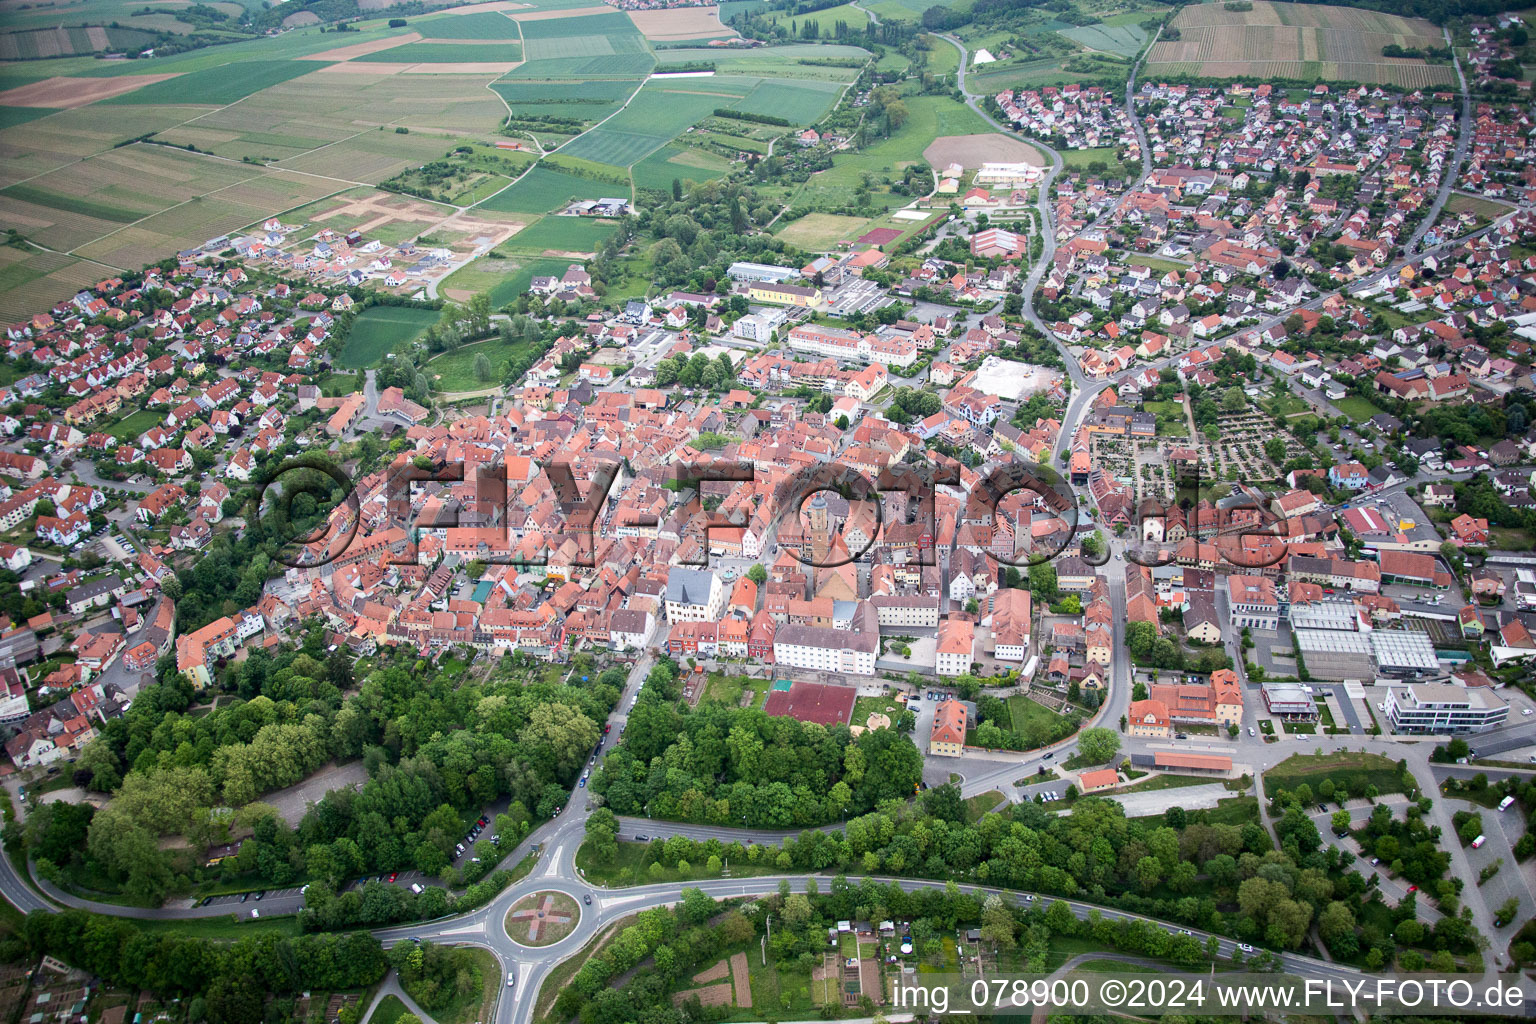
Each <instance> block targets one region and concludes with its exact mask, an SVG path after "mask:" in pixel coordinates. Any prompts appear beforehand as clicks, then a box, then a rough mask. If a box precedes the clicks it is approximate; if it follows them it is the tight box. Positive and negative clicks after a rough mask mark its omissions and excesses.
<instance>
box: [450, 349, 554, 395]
mask: <svg viewBox="0 0 1536 1024" xmlns="http://www.w3.org/2000/svg"><path fill="white" fill-rule="evenodd" d="M532 351H533V346H532V345H530V344H529V343H527V342H523V341H517V342H513V343H512V344H510V345H506V344H503V343H502V342H501V340H500V339H492V340H490V341H480V342H476V343H475V344H473V345H465V346H464V347H463V348H461V349H458V350H457V351H455V352H444V353H443V354H442V355H440V356H436V357H434V358H433V359H432V360H431V361H430V362H428V363H427V365H426V367H425V372H426V374H427V379H428V380H430V381H432V387H433V388H434V389H435V390H437V391H443V392H449V393H452V392H455V391H483V390H484V389H486V388H493V387H496V386H497V385H498V384H499V383H500V382H501V378H502V375H503V374H505V373H506V370H507V363H508V362H510V361H511V360H513V359H515V358H516V357H517V356H519V355H522V354H525V353H528V352H532ZM481 355H484V356H485V357H486V359H487V360H489V361H490V364H491V373H490V376H489V377H488V378H487V379H484V380H482V379H481V378H480V377H478V376H476V375H475V362H476V361H477V359H478V358H479V356H481Z"/></svg>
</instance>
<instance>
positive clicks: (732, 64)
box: [662, 43, 954, 84]
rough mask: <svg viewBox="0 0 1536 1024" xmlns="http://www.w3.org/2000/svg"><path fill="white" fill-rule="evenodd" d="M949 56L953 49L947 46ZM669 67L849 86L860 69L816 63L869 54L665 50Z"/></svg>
mask: <svg viewBox="0 0 1536 1024" xmlns="http://www.w3.org/2000/svg"><path fill="white" fill-rule="evenodd" d="M944 46H945V47H947V48H948V49H949V50H950V52H954V47H952V46H950V45H949V44H948V43H945V44H944ZM662 53H663V54H664V55H665V60H666V62H667V63H668V64H685V63H688V62H691V61H709V62H711V63H713V64H714V65H715V70H716V72H717V73H719V74H722V75H742V76H747V77H756V78H776V79H797V80H798V79H806V78H819V79H824V80H826V81H830V82H840V83H843V84H846V83H848V82H851V81H853V80H854V78H855V77H856V76H857V74H858V69H857V68H840V67H828V66H826V65H824V64H820V63H816V62H817V61H825V60H849V61H852V60H858V61H864V60H868V59H869V57H870V54H869V51H868V50H865V49H863V48H862V47H858V46H842V45H835V44H831V43H823V44H821V45H819V46H818V45H813V44H809V43H793V44H789V45H786V46H762V47H756V48H753V49H750V50H732V49H710V48H708V47H702V46H701V47H688V48H679V49H669V50H663V51H662Z"/></svg>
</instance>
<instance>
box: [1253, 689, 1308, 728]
mask: <svg viewBox="0 0 1536 1024" xmlns="http://www.w3.org/2000/svg"><path fill="white" fill-rule="evenodd" d="M1259 693H1260V695H1261V696H1263V698H1264V707H1265V708H1267V709H1268V710H1269V713H1270V714H1272V715H1279V716H1280V717H1282V718H1284V719H1286V720H1287V721H1298V722H1299V721H1307V722H1311V721H1315V720H1316V719H1317V703H1316V702H1315V701H1314V700H1313V699H1312V694H1310V693H1308V692H1307V690H1306V689H1305V688H1303V687H1302V686H1301V685H1300V684H1299V683H1264V684H1262V685H1260V687H1259Z"/></svg>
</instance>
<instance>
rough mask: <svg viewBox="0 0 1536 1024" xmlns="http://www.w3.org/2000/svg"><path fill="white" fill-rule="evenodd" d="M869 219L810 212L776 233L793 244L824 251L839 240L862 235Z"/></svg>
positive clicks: (851, 238) (842, 240)
mask: <svg viewBox="0 0 1536 1024" xmlns="http://www.w3.org/2000/svg"><path fill="white" fill-rule="evenodd" d="M868 224H869V221H867V220H866V219H864V218H863V217H843V216H839V215H837V214H833V213H808V214H806V215H805V216H804V217H801V218H799V219H798V220H793V221H790V222H789V223H788V224H785V225H784V226H783V227H782V228H780V229H779V230H778V231H777V232H776V234H777V235H778V237H780V238H782V239H784V241H786V242H789V243H790V244H791V245H795V246H798V247H800V248H802V249H810V250H813V251H815V252H824V251H826V250H827V249H830V248H832V247H833V246H834V245H836V244H837V243H838V242H851V241H853V240H854V239H855V238H858V237H859V236H860V235H862V234H863V233H864V232H865V230H866V229H867V226H868Z"/></svg>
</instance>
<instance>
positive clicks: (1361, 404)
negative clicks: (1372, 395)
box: [1332, 395, 1381, 423]
mask: <svg viewBox="0 0 1536 1024" xmlns="http://www.w3.org/2000/svg"><path fill="white" fill-rule="evenodd" d="M1332 404H1333V405H1334V406H1336V407H1337V408H1338V410H1339V412H1342V413H1343V414H1344V415H1346V416H1348V417H1349V418H1350V419H1352V420H1354V421H1355V422H1356V423H1364V422H1365V421H1366V420H1368V419H1370V418H1371V417H1372V416H1375V415H1377V414H1379V413H1380V412H1381V410H1380V409H1378V408H1377V407H1376V406H1374V405H1372V404H1371V402H1370V400H1369V399H1366V398H1361V397H1360V396H1359V395H1350V396H1349V397H1347V398H1341V399H1339V400H1338V401H1337V402H1334V403H1332Z"/></svg>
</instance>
